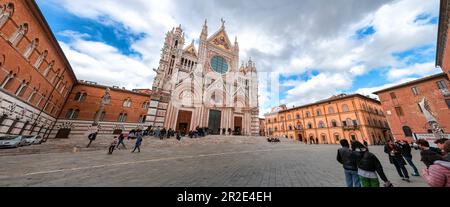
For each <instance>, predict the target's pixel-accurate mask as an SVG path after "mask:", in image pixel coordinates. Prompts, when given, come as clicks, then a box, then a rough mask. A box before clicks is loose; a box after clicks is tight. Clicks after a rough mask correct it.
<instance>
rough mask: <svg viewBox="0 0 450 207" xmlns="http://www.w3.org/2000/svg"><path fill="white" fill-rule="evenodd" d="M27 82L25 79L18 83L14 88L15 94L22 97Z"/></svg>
mask: <svg viewBox="0 0 450 207" xmlns="http://www.w3.org/2000/svg"><path fill="white" fill-rule="evenodd" d="M27 86H28V83H27V82H25V80H24V81H23V82H22V83H21V84H20V86H19V88H17V90H16V93H15V94H16V96H18V97H22V96H23V94H24V93H25V91H26V90H27Z"/></svg>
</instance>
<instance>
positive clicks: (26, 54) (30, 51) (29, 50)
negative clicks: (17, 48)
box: [23, 38, 39, 59]
mask: <svg viewBox="0 0 450 207" xmlns="http://www.w3.org/2000/svg"><path fill="white" fill-rule="evenodd" d="M38 45H39V39H37V38H36V39H34V40H33V41H31V43H30V44H29V45H28V47H27V49H25V52H24V53H23V56H24V57H25V58H26V59H28V58H30V56H31V54H33V52H34V49H36V47H37V46H38Z"/></svg>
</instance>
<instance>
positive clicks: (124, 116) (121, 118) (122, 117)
mask: <svg viewBox="0 0 450 207" xmlns="http://www.w3.org/2000/svg"><path fill="white" fill-rule="evenodd" d="M127 116H128V115H127V114H126V113H120V114H119V119H118V120H117V121H118V122H126V121H127Z"/></svg>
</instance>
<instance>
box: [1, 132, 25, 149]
mask: <svg viewBox="0 0 450 207" xmlns="http://www.w3.org/2000/svg"><path fill="white" fill-rule="evenodd" d="M25 145H26V140H25V139H24V137H23V136H13V135H7V136H2V137H0V148H17V147H22V146H25Z"/></svg>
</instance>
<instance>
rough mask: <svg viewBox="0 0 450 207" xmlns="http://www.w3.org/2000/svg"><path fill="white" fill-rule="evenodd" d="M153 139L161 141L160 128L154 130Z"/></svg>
mask: <svg viewBox="0 0 450 207" xmlns="http://www.w3.org/2000/svg"><path fill="white" fill-rule="evenodd" d="M155 137H157V138H160V139H161V128H160V127H159V126H158V127H156V129H155Z"/></svg>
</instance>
